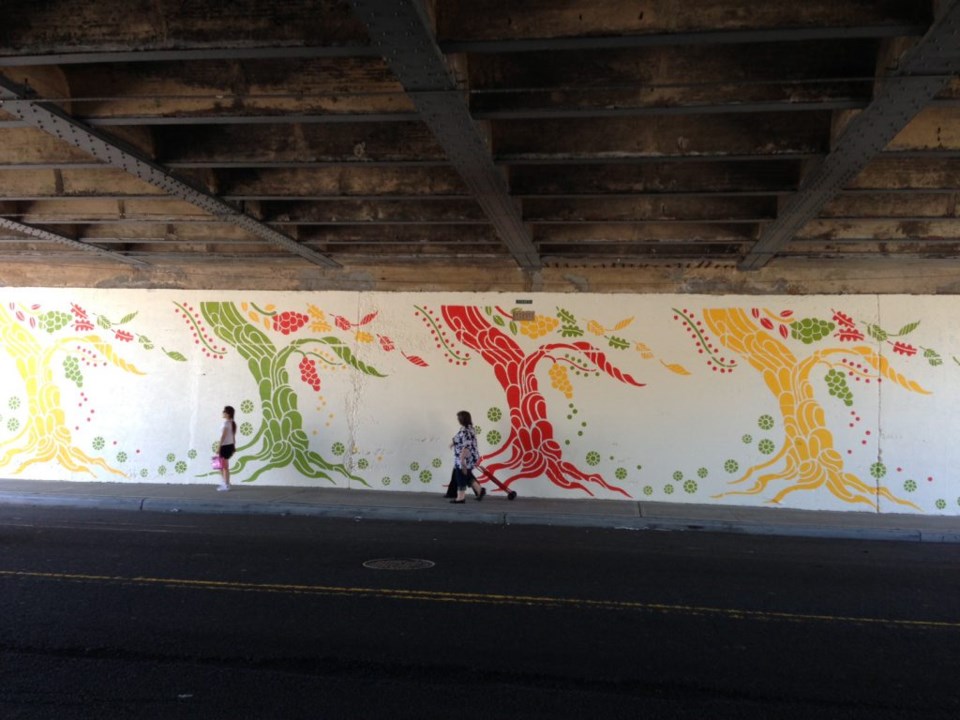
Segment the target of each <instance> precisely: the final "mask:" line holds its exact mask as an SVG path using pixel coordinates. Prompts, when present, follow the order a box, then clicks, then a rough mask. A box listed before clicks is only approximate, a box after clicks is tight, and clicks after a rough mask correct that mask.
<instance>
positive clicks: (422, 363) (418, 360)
mask: <svg viewBox="0 0 960 720" xmlns="http://www.w3.org/2000/svg"><path fill="white" fill-rule="evenodd" d="M401 354H402V355H403V356H404V357H405V358H406V359H407V360H409V361H410V362H412V363H413V364H414V365H416V366H417V367H429V363H428V362H427V361H426V360H424V359H423V358H422V357H420V356H419V355H407V354H406V353H401Z"/></svg>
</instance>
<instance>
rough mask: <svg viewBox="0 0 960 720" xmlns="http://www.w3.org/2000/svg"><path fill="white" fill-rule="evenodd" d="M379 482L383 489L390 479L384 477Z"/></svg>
mask: <svg viewBox="0 0 960 720" xmlns="http://www.w3.org/2000/svg"><path fill="white" fill-rule="evenodd" d="M380 482H382V483H383V485H384V487H386V486H387V485H389V484H390V478H389V477H384V478H383V479H382V480H381V481H380Z"/></svg>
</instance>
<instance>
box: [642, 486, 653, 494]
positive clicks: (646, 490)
mask: <svg viewBox="0 0 960 720" xmlns="http://www.w3.org/2000/svg"><path fill="white" fill-rule="evenodd" d="M643 494H644V495H653V488H652V487H650V486H649V485H644V486H643Z"/></svg>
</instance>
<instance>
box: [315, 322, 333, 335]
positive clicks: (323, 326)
mask: <svg viewBox="0 0 960 720" xmlns="http://www.w3.org/2000/svg"><path fill="white" fill-rule="evenodd" d="M310 329H311V330H312V331H313V332H327V331H329V330H333V326H332V325H331V324H330V323H328V322H326V321H325V320H317V321H315V322H312V323H310Z"/></svg>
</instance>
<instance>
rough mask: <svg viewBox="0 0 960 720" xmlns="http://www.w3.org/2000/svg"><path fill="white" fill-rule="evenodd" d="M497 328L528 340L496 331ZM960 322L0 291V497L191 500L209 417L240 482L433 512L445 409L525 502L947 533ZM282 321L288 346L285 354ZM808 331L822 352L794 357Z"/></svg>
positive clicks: (663, 308)
mask: <svg viewBox="0 0 960 720" xmlns="http://www.w3.org/2000/svg"><path fill="white" fill-rule="evenodd" d="M520 301H530V302H529V304H527V303H523V304H521V303H520ZM515 308H519V309H523V310H533V311H534V312H535V313H536V314H537V316H538V318H541V319H542V321H541V327H542V329H543V331H544V333H545V334H543V335H540V336H537V337H531V335H536V333H534V332H532V331H531V326H532V324H530V323H514V324H511V321H510V319H509V313H510V312H512V310H514V309H515ZM958 310H960V300H958V298H956V297H954V296H944V297H940V296H926V297H919V296H918V297H914V296H885V295H884V296H874V295H859V296H839V295H838V296H807V297H792V296H762V297H761V296H697V295H622V294H621V295H606V294H543V293H539V294H530V295H523V294H519V295H518V294H494V293H490V294H486V293H485V294H456V293H359V292H276V293H267V292H240V291H178V290H96V289H55V290H54V289H40V288H6V289H3V290H2V291H0V341H2V350H3V352H0V381H2V385H0V474H3V475H4V476H6V477H12V478H26V479H36V480H38V481H42V480H51V479H57V480H76V481H84V480H102V481H103V480H105V481H117V482H161V483H170V482H174V483H212V482H214V481H215V478H214V477H213V476H212V473H211V471H210V470H209V457H210V455H211V452H212V446H213V443H214V442H215V440H216V437H217V434H218V428H219V424H220V410H221V408H222V407H223V405H226V404H230V405H233V406H235V407H236V409H237V422H238V424H239V426H240V439H239V445H240V449H239V452H238V455H237V457H236V458H235V460H234V467H235V475H234V480H235V481H236V482H244V481H252V482H254V483H257V484H270V485H320V486H338V487H350V488H357V489H361V490H363V489H370V490H380V491H398V492H403V491H429V492H438V493H439V492H441V490H442V488H443V486H444V485H445V483H446V482H447V480H448V479H449V475H450V469H451V451H450V450H449V447H448V446H449V442H450V438H451V436H452V435H453V434H454V432H455V431H456V429H457V425H456V417H455V415H456V412H457V411H458V410H461V409H466V410H469V411H470V412H472V414H473V417H474V421H475V423H476V425H477V426H478V428H479V429H480V435H481V452H483V453H484V454H485V456H486V457H485V461H484V462H485V465H486V466H487V467H489V468H491V469H493V470H495V472H496V475H497V477H499V478H500V479H501V480H503V481H507V482H510V483H511V484H512V485H511V486H512V487H513V488H514V489H516V490H517V491H518V492H519V493H521V494H522V495H525V496H543V497H587V496H594V497H597V498H625V497H631V498H637V499H646V500H653V501H657V500H661V501H669V502H694V503H723V504H727V505H737V504H742V505H761V506H762V505H771V504H778V505H780V506H783V507H795V508H809V509H830V510H849V511H880V512H920V513H930V514H951V515H956V514H960V482H958V480H957V472H956V468H957V467H958V465H960V463H958V460H960V457H958V455H960V450H958V445H960V443H958V441H957V438H958V437H960V432H958V431H960V415H958V413H956V412H955V411H954V406H955V403H956V401H957V398H958V396H960V392H958V391H960V337H958V333H957V330H956V324H955V322H954V318H956V317H957V316H958V312H957V311H958ZM501 311H502V312H501ZM283 313H298V314H302V315H304V316H306V317H307V322H306V323H305V324H303V325H302V326H298V327H297V328H296V329H294V330H292V331H291V332H289V333H288V334H284V333H283V332H281V331H278V330H275V329H274V321H275V320H276V319H278V318H280V317H281V316H282V314H283ZM458 318H465V319H466V321H467V322H468V327H467V329H466V330H463V329H461V330H460V331H458V330H457V329H456V328H455V327H453V325H454V324H455V323H456V322H457V321H458ZM804 319H813V320H817V321H819V323H820V326H821V327H823V328H824V330H825V331H826V335H825V336H823V337H822V338H818V339H816V340H815V341H812V342H810V343H805V342H803V341H802V340H801V339H797V338H796V337H794V330H795V328H796V325H794V323H797V322H800V321H803V320H804ZM847 319H849V320H847ZM84 321H86V322H87V323H89V325H87V324H84ZM470 323H474V324H472V325H471V324H470ZM825 323H826V324H825ZM845 323H847V324H846V325H845ZM564 328H567V330H564ZM845 330H846V332H843V331H845ZM577 333H581V334H577ZM575 343H579V345H574V344H575ZM897 343H901V344H900V345H898V344H897ZM287 351H289V352H290V354H289V357H288V358H287V359H286V361H285V362H284V363H283V364H282V366H281V365H279V364H278V359H279V358H281V357H282V355H283V353H284V352H287ZM537 353H540V357H539V361H538V362H536V363H535V364H531V365H526V364H525V363H528V362H529V361H530V360H531V358H533V357H535V356H537ZM598 353H602V356H601V355H600V354H598ZM511 358H512V359H511ZM304 359H306V361H308V362H313V363H315V367H316V369H317V375H318V377H319V380H320V388H319V390H315V389H314V388H313V387H311V386H310V385H309V384H307V383H306V382H304V381H303V380H302V379H301V370H300V369H299V364H300V362H301V361H302V360H304ZM551 371H552V373H551ZM498 373H499V375H498ZM511 373H513V376H512V377H513V380H511V379H510V377H511ZM828 373H831V377H834V378H842V379H843V382H845V384H846V387H847V388H848V389H849V391H850V396H849V397H846V398H839V399H838V398H837V397H834V396H831V395H830V394H829V386H828V383H827V381H826V380H825V378H826V377H827V375H828ZM285 376H286V377H285ZM627 376H629V377H627ZM630 378H632V381H631V379H630ZM564 379H566V380H567V381H569V386H567V385H565V384H564ZM514 381H515V384H514V385H512V386H511V382H514Z"/></svg>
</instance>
